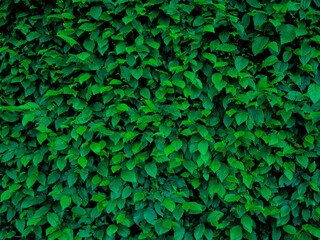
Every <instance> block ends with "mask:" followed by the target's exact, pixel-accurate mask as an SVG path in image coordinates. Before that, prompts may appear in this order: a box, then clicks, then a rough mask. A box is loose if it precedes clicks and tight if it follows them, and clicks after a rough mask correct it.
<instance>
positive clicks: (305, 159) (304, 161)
mask: <svg viewBox="0 0 320 240" xmlns="http://www.w3.org/2000/svg"><path fill="white" fill-rule="evenodd" d="M296 160H297V162H298V163H299V165H301V166H302V167H303V168H307V167H308V165H309V159H308V157H306V156H303V155H298V156H296Z"/></svg>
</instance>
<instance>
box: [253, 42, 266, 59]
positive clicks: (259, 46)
mask: <svg viewBox="0 0 320 240" xmlns="http://www.w3.org/2000/svg"><path fill="white" fill-rule="evenodd" d="M268 41H269V38H268V37H255V38H254V39H253V43H252V52H253V55H254V56H256V55H258V54H259V53H260V52H262V50H263V49H264V48H265V47H266V45H267V43H268Z"/></svg>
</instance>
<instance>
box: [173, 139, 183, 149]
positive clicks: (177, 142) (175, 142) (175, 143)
mask: <svg viewBox="0 0 320 240" xmlns="http://www.w3.org/2000/svg"><path fill="white" fill-rule="evenodd" d="M171 145H172V146H174V149H175V151H178V150H179V149H180V148H181V147H182V141H181V140H180V139H175V140H173V142H172V143H171Z"/></svg>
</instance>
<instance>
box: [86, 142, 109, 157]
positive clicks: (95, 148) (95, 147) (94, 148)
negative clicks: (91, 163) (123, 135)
mask: <svg viewBox="0 0 320 240" xmlns="http://www.w3.org/2000/svg"><path fill="white" fill-rule="evenodd" d="M106 145H107V143H106V142H105V141H100V142H98V143H97V142H92V143H91V144H90V149H91V150H92V151H93V152H94V153H96V154H98V155H99V153H100V152H101V151H102V149H104V148H105V147H106Z"/></svg>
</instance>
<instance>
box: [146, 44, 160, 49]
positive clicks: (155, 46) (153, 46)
mask: <svg viewBox="0 0 320 240" xmlns="http://www.w3.org/2000/svg"><path fill="white" fill-rule="evenodd" d="M146 44H148V45H149V46H150V47H152V48H154V49H159V48H160V43H158V42H146Z"/></svg>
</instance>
